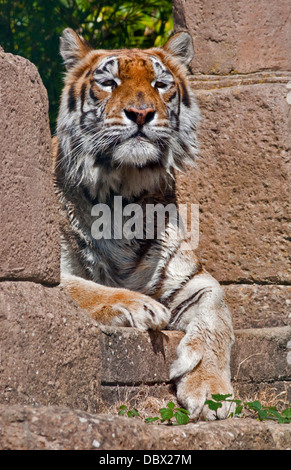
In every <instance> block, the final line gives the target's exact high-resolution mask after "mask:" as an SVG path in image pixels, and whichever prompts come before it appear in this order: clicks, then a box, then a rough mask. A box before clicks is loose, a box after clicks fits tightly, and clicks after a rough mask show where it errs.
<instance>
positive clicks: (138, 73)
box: [57, 29, 200, 194]
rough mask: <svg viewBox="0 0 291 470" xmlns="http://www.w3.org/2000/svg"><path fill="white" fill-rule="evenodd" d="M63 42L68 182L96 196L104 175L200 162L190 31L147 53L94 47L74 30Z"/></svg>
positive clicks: (62, 146) (62, 119) (61, 133)
mask: <svg viewBox="0 0 291 470" xmlns="http://www.w3.org/2000/svg"><path fill="white" fill-rule="evenodd" d="M60 41H61V42H60V44H61V45H60V52H61V55H62V58H63V60H64V64H65V67H66V75H65V87H64V90H63V94H62V99H61V106H60V111H59V117H58V126H57V135H58V142H59V144H58V146H59V149H58V159H59V161H58V164H60V165H61V166H62V167H63V170H64V172H65V174H66V179H67V181H70V182H71V183H73V184H74V185H78V184H80V183H82V184H85V185H86V184H87V186H88V187H89V189H90V191H91V193H92V194H93V193H94V184H95V180H96V179H97V176H98V175H97V173H98V172H99V175H100V171H102V170H103V174H108V172H110V171H111V172H114V171H116V170H117V169H123V170H124V169H127V170H128V171H130V170H131V169H132V168H137V169H139V170H140V171H141V170H142V169H149V168H151V169H153V168H158V169H160V170H164V171H165V170H166V171H167V172H169V171H171V170H172V169H173V168H180V169H181V168H183V166H184V164H185V163H188V162H190V161H193V160H194V159H195V155H196V152H197V142H196V129H197V125H198V122H199V119H200V115H199V110H198V107H197V104H196V102H195V99H194V96H193V93H192V91H191V89H190V86H189V83H188V80H187V77H188V75H189V70H188V66H189V64H190V62H191V61H192V58H193V54H194V51H193V43H192V38H191V36H190V35H189V34H188V33H187V32H179V33H176V34H175V35H174V36H172V37H171V38H170V39H169V41H168V42H167V43H166V44H165V45H164V47H161V48H160V47H154V48H151V49H147V50H140V49H130V50H128V49H122V50H109V51H106V50H94V49H92V48H91V46H90V45H89V44H88V43H87V42H86V41H85V40H84V39H83V38H82V37H80V36H79V35H77V34H76V33H75V32H74V31H73V30H71V29H65V30H64V32H63V34H62V37H61V40H60ZM106 172H107V173H106Z"/></svg>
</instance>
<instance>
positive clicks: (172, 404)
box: [167, 401, 175, 410]
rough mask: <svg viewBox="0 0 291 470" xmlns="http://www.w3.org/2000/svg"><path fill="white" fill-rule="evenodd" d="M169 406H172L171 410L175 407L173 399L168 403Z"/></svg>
mask: <svg viewBox="0 0 291 470" xmlns="http://www.w3.org/2000/svg"><path fill="white" fill-rule="evenodd" d="M167 407H168V408H170V410H173V409H174V408H175V403H173V402H172V401H170V402H169V403H168V404H167Z"/></svg>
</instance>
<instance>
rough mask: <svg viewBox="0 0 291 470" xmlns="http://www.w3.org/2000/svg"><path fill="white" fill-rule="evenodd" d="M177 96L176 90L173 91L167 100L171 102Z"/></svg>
mask: <svg viewBox="0 0 291 470" xmlns="http://www.w3.org/2000/svg"><path fill="white" fill-rule="evenodd" d="M176 96H177V92H176V91H174V93H173V94H172V96H170V98H168V102H171V101H172V100H173V99H174V98H176Z"/></svg>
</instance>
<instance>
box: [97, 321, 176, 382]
mask: <svg viewBox="0 0 291 470" xmlns="http://www.w3.org/2000/svg"><path fill="white" fill-rule="evenodd" d="M101 331H102V333H101V335H100V345H101V357H102V366H101V370H102V373H101V375H102V384H103V385H113V384H114V385H116V384H120V385H122V384H125V383H126V384H127V385H131V384H135V385H136V384H140V383H147V384H150V383H152V384H154V383H163V382H168V381H169V367H170V364H171V363H172V361H174V360H175V358H176V348H177V345H178V343H179V341H180V340H181V338H182V337H183V333H182V332H180V331H161V332H155V331H148V332H144V331H142V330H139V329H137V328H125V327H123V328H120V327H119V328H116V327H101Z"/></svg>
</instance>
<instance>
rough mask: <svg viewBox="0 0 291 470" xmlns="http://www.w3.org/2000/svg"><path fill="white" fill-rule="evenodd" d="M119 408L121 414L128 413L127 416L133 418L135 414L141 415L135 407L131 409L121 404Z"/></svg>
mask: <svg viewBox="0 0 291 470" xmlns="http://www.w3.org/2000/svg"><path fill="white" fill-rule="evenodd" d="M119 409H120V411H119V413H118V414H119V416H122V415H124V414H127V416H128V417H129V418H133V417H134V416H139V412H138V411H137V410H136V409H135V408H133V409H131V410H128V409H127V406H125V405H121V407H120V408H119Z"/></svg>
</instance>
